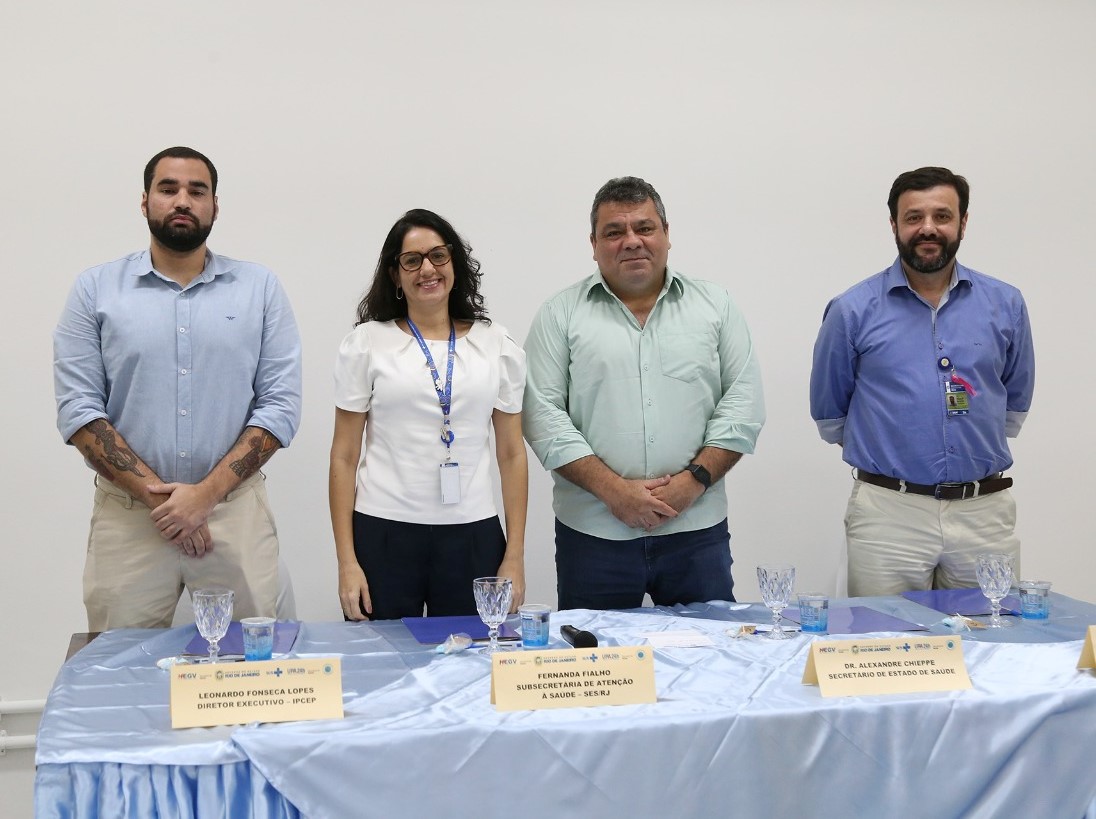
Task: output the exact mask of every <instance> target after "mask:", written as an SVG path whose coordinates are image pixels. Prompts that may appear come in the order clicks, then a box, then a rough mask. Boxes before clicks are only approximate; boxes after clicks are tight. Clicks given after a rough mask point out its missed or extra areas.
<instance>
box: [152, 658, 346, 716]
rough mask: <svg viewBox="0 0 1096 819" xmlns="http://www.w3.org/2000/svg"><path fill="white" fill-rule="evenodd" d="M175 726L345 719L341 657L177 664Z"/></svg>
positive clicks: (173, 695)
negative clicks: (343, 717)
mask: <svg viewBox="0 0 1096 819" xmlns="http://www.w3.org/2000/svg"><path fill="white" fill-rule="evenodd" d="M169 673H170V674H171V727H172V728H196V727H207V726H210V725H240V724H242V723H246V722H291V721H294V720H309V719H342V716H343V706H342V664H341V663H340V661H339V658H337V657H330V658H326V659H325V658H319V659H308V660H263V661H261V662H251V663H213V664H212V665H210V664H208V663H203V664H197V663H195V664H190V665H175V666H172V667H171V669H170V670H169Z"/></svg>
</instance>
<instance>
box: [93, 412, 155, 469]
mask: <svg viewBox="0 0 1096 819" xmlns="http://www.w3.org/2000/svg"><path fill="white" fill-rule="evenodd" d="M87 429H88V432H90V433H91V434H92V435H94V436H95V441H96V442H97V443H98V444H99V446H101V447H102V448H103V458H102V459H100V458H98V457H96V456H94V455H92V454H91V448H90V447H88V449H87V450H86V451H85V455H87V458H88V460H89V461H90V462H91V464H92V466H94V467H95V469H96V471H97V472H100V473H102V474H103V477H104V478H106V479H107V480H111V479H112V477H113V476H111V475H108V474H105V473H103V470H102V469H101V468H100V467H101V464H103V462H104V461H105V462H106V463H107V464H109V465H110V466H113V467H114V468H115V469H117V470H119V471H121V472H132V473H133V474H134V475H136V476H137V477H139V478H143V477H145V474H144V473H143V472H142V471H141V470H140V469H138V468H137V464H138V463H140V461H139V460H138V458H137V456H136V455H134V454H133V452H131V451H130V450H128V449H126V448H125V447H124V446H119V445H118V434H117V433H116V432H115V431H114V428H113V427H112V426H111V425H110V424H108V423H107V422H106V421H104V420H103V419H102V418H98V419H96V420H94V421H92V422H91V423H90V424H88V426H87Z"/></svg>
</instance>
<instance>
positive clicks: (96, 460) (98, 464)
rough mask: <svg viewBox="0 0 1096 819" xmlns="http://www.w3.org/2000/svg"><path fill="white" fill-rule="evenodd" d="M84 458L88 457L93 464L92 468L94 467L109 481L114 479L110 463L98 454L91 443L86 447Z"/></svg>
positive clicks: (88, 460)
mask: <svg viewBox="0 0 1096 819" xmlns="http://www.w3.org/2000/svg"><path fill="white" fill-rule="evenodd" d="M84 458H86V459H87V462H88V463H89V464H90V465H91V468H92V469H94V470H95V471H96V472H97V473H99V474H100V475H102V476H103V477H104V478H106V479H107V480H108V481H113V480H114V473H113V472H111V470H110V464H108V463H107V462H106V461H104V460H103V459H102V458H100V457H99V456H98V455H96V454H95V450H94V449H92V448H91V445H90V444H89V445H88V446H85V447H84Z"/></svg>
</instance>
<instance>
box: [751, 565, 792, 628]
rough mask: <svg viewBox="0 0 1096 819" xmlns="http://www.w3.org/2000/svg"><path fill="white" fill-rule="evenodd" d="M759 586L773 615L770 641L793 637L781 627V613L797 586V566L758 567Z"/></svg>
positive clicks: (762, 597) (763, 599) (764, 600)
mask: <svg viewBox="0 0 1096 819" xmlns="http://www.w3.org/2000/svg"><path fill="white" fill-rule="evenodd" d="M757 585H758V586H760V587H761V600H762V602H764V604H765V605H766V606H768V607H769V610H770V611H771V612H772V613H773V627H772V630H771V631H769V639H772V640H786V639H788V638H789V637H791V636H792V633H791V632H789V631H784V629H783V628H782V627H781V625H780V612H782V611H783V610H784V609H785V608H787V606H788V598H790V597H791V596H792V588H793V587H794V586H795V566H792V565H791V564H789V563H768V564H763V565H761V566H758V567H757Z"/></svg>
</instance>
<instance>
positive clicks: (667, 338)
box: [658, 330, 719, 383]
mask: <svg viewBox="0 0 1096 819" xmlns="http://www.w3.org/2000/svg"><path fill="white" fill-rule="evenodd" d="M658 351H659V355H660V356H661V358H662V374H663V375H664V376H666V377H668V378H674V379H677V380H678V381H685V382H688V383H693V382H695V381H697V380H700V379H702V378H704V377H705V376H709V375H710V374H712V373H713V372H714V373H718V372H719V354H718V351H717V349H716V336H715V333H714V332H711V331H705V330H691V331H688V332H685V333H660V334H659V337H658Z"/></svg>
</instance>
